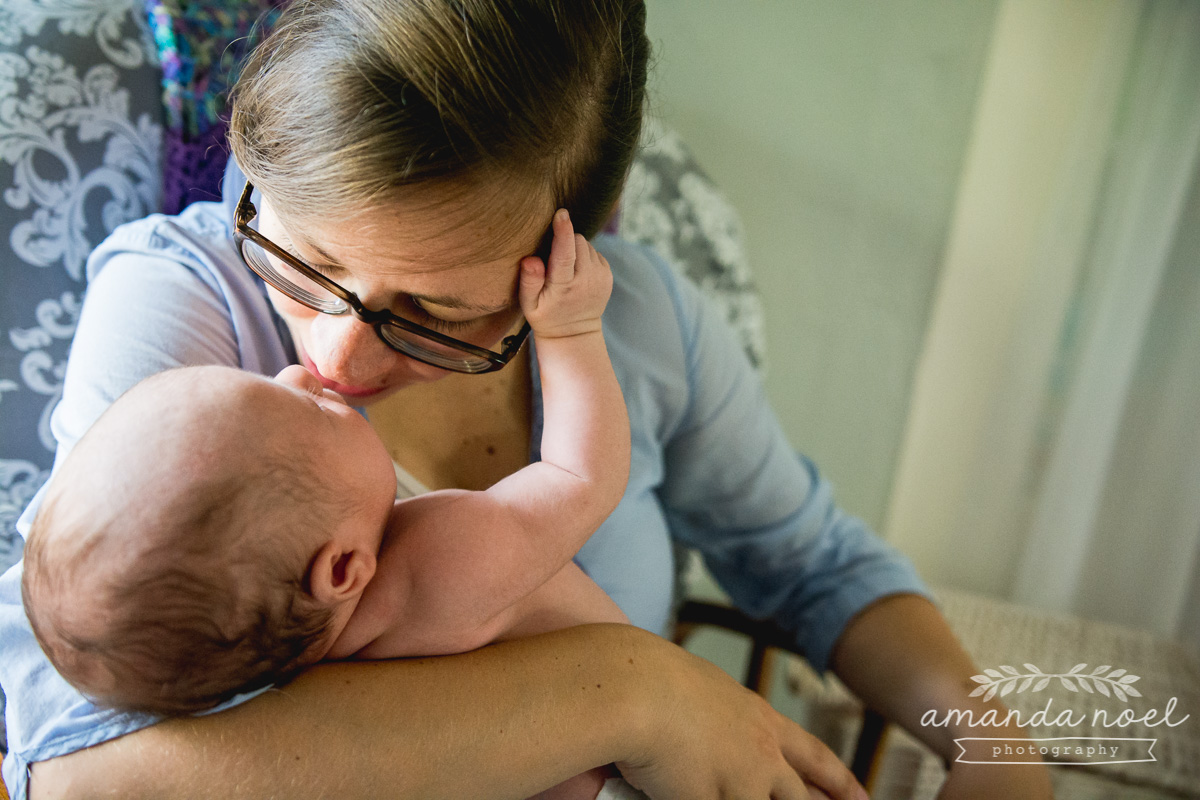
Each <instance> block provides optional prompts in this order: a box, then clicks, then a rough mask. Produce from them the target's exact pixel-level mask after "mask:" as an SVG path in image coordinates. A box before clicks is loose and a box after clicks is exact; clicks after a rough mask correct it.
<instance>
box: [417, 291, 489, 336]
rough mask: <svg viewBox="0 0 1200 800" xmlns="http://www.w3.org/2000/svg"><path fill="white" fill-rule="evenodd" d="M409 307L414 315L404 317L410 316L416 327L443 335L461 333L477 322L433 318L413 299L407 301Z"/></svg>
mask: <svg viewBox="0 0 1200 800" xmlns="http://www.w3.org/2000/svg"><path fill="white" fill-rule="evenodd" d="M409 307H411V308H412V309H414V313H413V314H412V315H406V316H411V318H412V321H413V322H415V323H417V324H418V325H424V326H426V327H428V328H434V329H436V330H440V331H442V332H444V333H450V332H452V331H461V330H463V329H465V328H469V327H471V326H472V325H473V324H475V323H476V322H478V320H474V319H464V320H452V319H442V318H441V317H435V316H434V315H433V314H430V313H429V312H428V311H426V310H425V309H424V307H422V306H421V304H420V303H419V302H417V300H416V299H413V298H410V299H409Z"/></svg>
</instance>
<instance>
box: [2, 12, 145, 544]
mask: <svg viewBox="0 0 1200 800" xmlns="http://www.w3.org/2000/svg"><path fill="white" fill-rule="evenodd" d="M159 81H160V74H159V71H158V68H157V65H156V63H155V57H154V54H153V45H152V42H151V41H150V40H149V39H148V27H147V26H146V25H145V23H144V21H143V16H142V13H141V3H140V2H139V0H4V2H3V3H0V187H2V188H3V189H4V191H3V195H0V236H2V237H3V238H2V239H0V242H3V244H0V275H2V276H3V279H2V284H3V295H2V297H0V333H2V335H0V418H2V419H3V424H0V568H7V566H8V565H9V564H11V563H14V562H15V561H17V560H18V559H19V558H20V546H21V543H20V539H19V537H17V536H16V532H15V529H14V528H13V524H14V523H15V522H16V519H17V516H18V515H19V514H20V512H21V511H22V509H24V507H25V505H26V503H27V502H28V501H29V499H30V497H32V496H33V493H34V492H35V491H37V488H38V487H39V486H40V485H41V484H42V482H43V481H44V480H45V479H46V476H47V475H48V473H49V468H50V464H51V461H52V458H53V453H54V441H53V437H52V436H51V435H50V427H49V418H50V411H51V410H52V409H53V407H54V404H55V402H56V401H57V400H58V396H59V393H60V391H61V389H62V376H63V370H64V367H65V363H66V356H67V349H68V347H69V345H70V341H71V335H72V333H73V332H74V329H75V321H76V319H77V317H78V314H79V306H80V302H81V300H82V298H83V288H84V285H83V265H84V261H85V259H86V258H87V255H88V253H89V252H90V251H91V249H92V248H93V247H95V246H96V245H97V244H98V243H99V242H100V241H101V240H102V239H103V238H104V237H105V236H107V235H108V232H109V231H111V230H112V229H113V228H115V227H116V226H117V225H120V224H121V223H123V222H127V221H129V220H133V219H137V218H138V217H142V216H145V215H146V214H148V213H150V212H153V211H156V210H158V203H159V195H160V191H161V189H160V186H161V178H160V172H159V150H160V147H161V139H162V125H161V120H162V105H161V102H160V99H159V97H160V94H159V88H158V87H159Z"/></svg>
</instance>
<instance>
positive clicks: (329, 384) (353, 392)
mask: <svg viewBox="0 0 1200 800" xmlns="http://www.w3.org/2000/svg"><path fill="white" fill-rule="evenodd" d="M300 360H301V361H303V362H304V368H305V369H307V370H308V371H309V372H311V373H312V374H313V375H316V376H317V380H319V381H320V382H321V385H322V386H324V387H325V388H326V389H332V390H333V391H335V392H337V393H338V394H340V395H342V396H343V397H370V396H371V395H375V394H379V393H380V392H382V391H383V390H384V388H385V387H383V386H380V387H379V388H378V389H371V388H368V387H366V386H347V385H346V384H344V383H338V382H337V381H331V380H329V378H326V377H325V376H324V375H322V374H321V371H320V370H318V369H317V365H316V364H314V363H313V362H312V359H311V358H309V357H308V354H307V353H300Z"/></svg>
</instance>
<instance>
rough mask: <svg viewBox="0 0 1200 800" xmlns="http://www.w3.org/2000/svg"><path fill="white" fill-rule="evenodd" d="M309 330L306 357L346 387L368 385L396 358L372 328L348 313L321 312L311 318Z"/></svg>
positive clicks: (384, 372)
mask: <svg viewBox="0 0 1200 800" xmlns="http://www.w3.org/2000/svg"><path fill="white" fill-rule="evenodd" d="M309 333H310V341H309V342H308V357H309V358H311V359H312V361H313V363H314V364H315V365H316V367H317V369H318V370H320V372H321V374H322V375H323V376H324V377H326V378H327V379H329V380H331V381H335V382H337V383H342V384H346V385H347V386H364V387H372V386H373V385H374V384H375V383H377V382H378V381H379V379H380V378H381V377H383V376H385V375H386V374H387V373H388V371H389V370H390V369H391V368H392V367H393V366H394V363H395V360H396V358H397V354H396V352H395V351H393V350H392V349H391V348H390V347H388V346H387V345H386V344H384V343H383V342H382V341H380V339H379V337H378V336H377V335H376V334H375V329H374V328H372V327H371V326H370V325H366V324H364V323H362V322H359V321H358V319H356V318H355V317H354V316H352V315H350V314H346V315H340V316H332V315H327V314H322V315H320V316H318V317H317V318H316V319H314V320H313V322H312V326H311V327H310V328H309Z"/></svg>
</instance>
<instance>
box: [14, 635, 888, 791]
mask: <svg viewBox="0 0 1200 800" xmlns="http://www.w3.org/2000/svg"><path fill="white" fill-rule="evenodd" d="M531 687H532V689H531ZM610 761H616V762H618V766H619V767H620V768H621V770H622V772H623V773H624V774H625V776H626V777H627V778H628V779H629V780H630V782H632V783H634V784H635V785H638V786H639V787H640V788H642V789H643V790H645V791H646V792H647V793H648V794H650V795H651V797H655V798H661V799H662V800H667V798H718V797H720V798H725V797H734V796H737V797H746V796H753V797H767V796H778V797H803V796H804V795H803V794H801V793H800V792H799V787H800V778H799V777H797V773H796V769H800V770H801V774H802V775H803V776H804V779H805V780H807V781H808V782H809V783H812V784H814V785H818V786H821V787H823V788H824V789H825V790H826V791H827V792H828V794H829V795H830V796H831V797H835V798H837V799H838V800H865V797H866V795H865V793H861V789H860V788H858V786H857V784H856V783H855V782H854V780H853V778H852V776H851V775H850V774H849V772H848V771H847V770H846V768H845V767H844V766H843V765H842V764H841V763H840V762H838V761H837V759H836V757H835V756H834V755H833V753H831V752H830V751H829V750H828V749H827V748H825V747H824V746H823V745H821V744H820V742H818V741H817V740H816V739H814V738H813V737H811V736H809V735H808V734H806V733H804V732H803V731H802V730H801V729H800V728H799V727H798V726H796V725H795V724H794V723H792V722H790V721H789V720H787V719H785V718H784V717H782V716H780V715H779V714H778V713H776V712H775V711H773V710H772V709H771V708H770V707H769V706H767V705H766V703H765V702H763V701H762V699H761V698H759V697H758V696H757V695H754V694H752V693H750V692H748V691H746V690H745V689H743V688H742V687H741V686H738V685H737V684H736V683H734V682H733V681H732V680H731V679H730V678H729V677H728V676H726V675H725V674H724V673H723V672H721V671H720V670H718V669H717V668H716V667H713V666H712V665H711V664H708V663H707V662H703V661H701V660H700V659H697V658H695V657H694V656H691V655H689V654H687V653H685V652H684V651H682V650H680V649H679V648H676V647H674V646H673V645H671V644H669V643H667V642H665V641H663V640H662V639H660V638H658V637H656V636H653V635H652V634H649V633H646V632H645V631H641V630H638V629H636V628H633V627H630V626H626V625H593V626H584V627H577V628H571V629H567V630H563V631H557V632H554V633H549V634H544V635H542V636H537V637H533V638H530V639H523V640H520V641H514V642H505V643H501V644H497V645H494V646H491V647H487V648H484V649H482V650H478V651H475V652H473V653H466V654H463V655H459V656H448V657H444V658H438V659H419V660H413V661H393V662H374V663H349V664H325V665H321V666H318V667H315V668H313V669H312V670H310V671H308V672H307V673H305V674H304V675H302V676H301V677H299V678H297V679H296V681H295V682H293V683H292V684H290V685H289V686H287V687H286V688H284V689H283V690H280V691H277V692H270V693H268V694H266V695H263V696H260V697H258V698H256V699H254V700H251V701H249V702H247V703H244V704H242V705H241V706H238V707H236V708H234V709H231V710H229V711H225V712H222V713H219V714H214V715H212V716H208V717H197V718H187V719H179V720H174V721H171V722H166V723H162V724H160V725H156V726H154V727H152V728H148V729H145V730H142V731H138V732H136V733H132V734H129V735H127V736H124V737H122V738H120V739H116V740H113V741H110V742H107V743H105V744H101V745H98V746H96V747H92V748H89V749H87V750H82V751H79V752H76V753H74V754H71V755H68V756H63V757H60V758H56V759H53V760H50V761H47V762H44V763H40V764H35V765H34V768H33V781H32V786H31V794H30V796H31V797H32V798H34V800H49V798H62V797H70V798H91V797H97V798H102V797H120V798H131V799H134V798H142V797H145V798H160V797H172V798H189V797H214V796H219V797H225V798H230V800H236V799H237V798H253V799H254V800H258V799H259V798H263V797H272V798H292V797H295V798H303V799H304V800H308V799H309V798H312V797H333V796H337V797H344V798H356V797H362V798H372V799H378V798H388V797H396V798H415V799H419V800H437V799H438V798H448V799H451V798H452V799H453V800H458V798H462V797H494V798H506V797H511V798H520V797H527V796H530V795H532V794H534V793H536V792H537V791H540V790H542V789H545V788H547V787H549V786H552V785H554V784H556V783H558V782H560V781H562V780H564V779H566V778H568V777H570V776H571V775H575V774H578V773H580V772H583V771H584V770H586V769H589V768H591V767H595V766H598V765H601V764H605V763H608V762H610ZM789 765H795V768H793V766H789Z"/></svg>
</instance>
